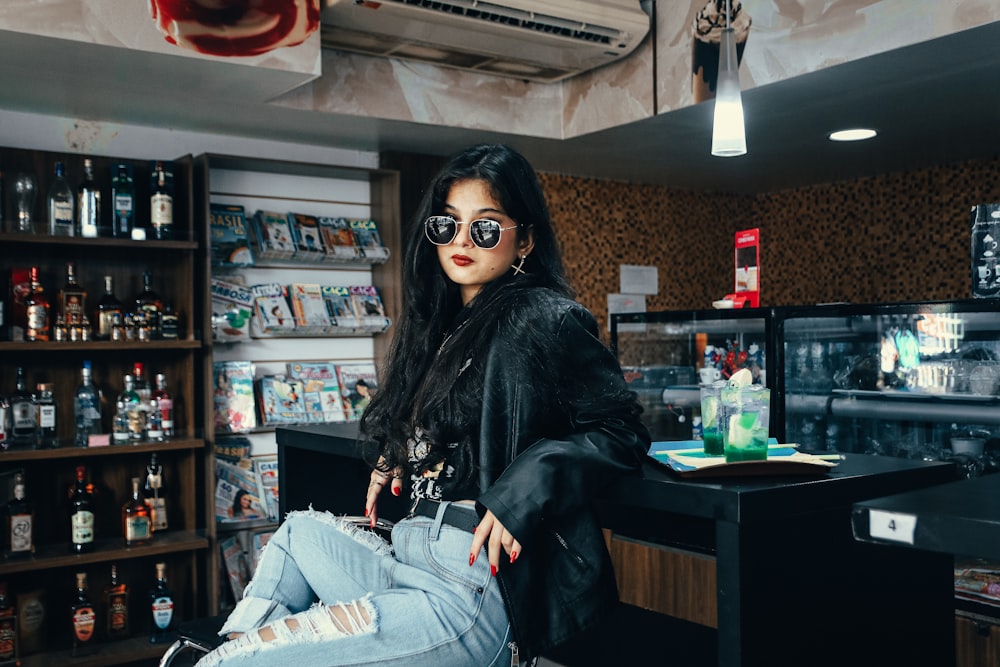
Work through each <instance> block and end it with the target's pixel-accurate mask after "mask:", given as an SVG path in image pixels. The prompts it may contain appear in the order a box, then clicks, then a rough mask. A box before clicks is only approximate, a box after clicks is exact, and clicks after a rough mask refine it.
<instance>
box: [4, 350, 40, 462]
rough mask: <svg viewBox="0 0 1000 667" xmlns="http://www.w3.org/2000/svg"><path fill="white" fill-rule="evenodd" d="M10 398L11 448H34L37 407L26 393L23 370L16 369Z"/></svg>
mask: <svg viewBox="0 0 1000 667" xmlns="http://www.w3.org/2000/svg"><path fill="white" fill-rule="evenodd" d="M14 387H15V388H14V393H13V394H11V396H10V399H9V401H10V415H11V419H10V423H11V428H10V442H11V446H12V447H32V448H33V447H35V445H36V444H37V443H38V405H37V404H36V403H35V395H34V394H32V393H31V392H30V391H28V380H27V378H26V377H25V375H24V368H23V367H22V366H18V367H17V381H16V384H15V385H14Z"/></svg>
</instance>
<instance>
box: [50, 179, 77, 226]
mask: <svg viewBox="0 0 1000 667" xmlns="http://www.w3.org/2000/svg"><path fill="white" fill-rule="evenodd" d="M48 200H49V234H52V235H53V236H73V235H74V234H75V233H76V230H75V228H74V225H75V219H74V215H73V209H74V208H75V206H74V203H73V188H71V187H70V186H69V181H67V180H66V171H65V167H64V165H63V163H62V162H56V175H55V178H53V180H52V185H51V186H49V197H48Z"/></svg>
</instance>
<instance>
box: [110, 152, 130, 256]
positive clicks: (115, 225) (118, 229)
mask: <svg viewBox="0 0 1000 667" xmlns="http://www.w3.org/2000/svg"><path fill="white" fill-rule="evenodd" d="M113 173H114V175H113V176H112V177H111V204H112V207H113V208H114V211H113V212H114V221H113V222H112V225H111V235H112V236H114V237H115V238H119V239H130V238H132V226H133V219H134V218H133V216H134V215H135V186H134V184H133V182H132V175H131V174H130V173H129V168H128V165H127V164H116V165H115V166H114V172H113Z"/></svg>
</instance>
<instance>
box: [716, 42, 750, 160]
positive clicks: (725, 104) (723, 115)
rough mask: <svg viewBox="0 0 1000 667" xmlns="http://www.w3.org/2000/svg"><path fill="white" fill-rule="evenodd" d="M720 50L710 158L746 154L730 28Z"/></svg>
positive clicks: (733, 46)
mask: <svg viewBox="0 0 1000 667" xmlns="http://www.w3.org/2000/svg"><path fill="white" fill-rule="evenodd" d="M719 46H720V48H719V78H718V81H717V83H716V88H715V90H716V93H715V121H714V124H713V125H712V155H717V156H719V157H735V156H737V155H745V154H746V152H747V136H746V129H745V128H744V125H743V99H742V97H741V95H740V71H739V63H738V62H737V60H736V38H735V36H734V35H733V29H732V28H725V29H723V31H722V40H721V42H720V45H719Z"/></svg>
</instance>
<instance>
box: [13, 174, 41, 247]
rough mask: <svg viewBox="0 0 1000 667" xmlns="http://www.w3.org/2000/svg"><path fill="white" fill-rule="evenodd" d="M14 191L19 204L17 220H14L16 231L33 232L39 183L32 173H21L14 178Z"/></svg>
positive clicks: (15, 199)
mask: <svg viewBox="0 0 1000 667" xmlns="http://www.w3.org/2000/svg"><path fill="white" fill-rule="evenodd" d="M11 189H12V190H13V191H14V203H15V204H16V206H17V220H15V221H14V231H15V232H28V233H33V232H34V231H35V227H34V224H33V221H32V213H33V212H34V210H35V192H36V191H37V190H38V184H37V183H36V182H35V177H34V176H32V175H31V174H26V173H23V172H22V173H19V174H18V175H17V176H16V177H15V178H14V183H13V184H12V185H11Z"/></svg>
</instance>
